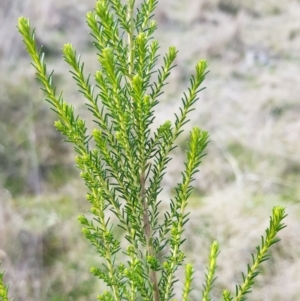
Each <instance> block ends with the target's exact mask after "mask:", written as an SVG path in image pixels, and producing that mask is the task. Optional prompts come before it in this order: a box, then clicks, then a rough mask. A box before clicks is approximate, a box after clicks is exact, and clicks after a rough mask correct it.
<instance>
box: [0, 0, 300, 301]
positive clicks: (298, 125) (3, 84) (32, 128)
mask: <svg viewBox="0 0 300 301" xmlns="http://www.w3.org/2000/svg"><path fill="white" fill-rule="evenodd" d="M93 5H94V0H86V1H78V0H65V1H63V2H61V3H58V2H57V1H52V0H44V1H34V0H22V1H21V0H15V1H10V0H2V1H1V2H0V20H1V21H0V22H1V27H0V67H1V68H0V92H1V93H0V138H1V139H0V208H1V209H0V261H3V266H2V267H3V268H4V269H5V270H6V271H7V273H6V280H7V281H8V282H9V283H10V292H11V295H12V296H13V297H14V298H15V300H17V301H18V300H20V301H23V300H24V301H25V300H26V301H27V300H33V301H35V300H47V301H48V300H49V301H62V300H74V301H75V300H76V301H80V300H94V299H95V296H96V294H97V292H98V290H99V285H101V284H100V283H98V282H97V281H96V280H95V279H94V277H92V276H91V275H90V274H89V272H88V270H89V266H90V265H92V264H94V261H95V260H97V258H96V257H95V254H94V253H93V250H90V248H89V245H88V242H87V241H86V240H85V239H84V238H83V236H82V235H81V233H80V225H79V224H78V222H77V215H78V214H79V213H81V212H84V211H86V210H87V208H88V204H86V201H85V191H86V190H85V187H84V186H83V184H82V181H81V180H80V179H79V176H78V171H77V170H76V169H75V168H74V161H73V159H74V154H73V152H72V149H71V147H70V146H69V145H68V144H65V143H63V142H62V141H61V140H62V137H61V136H60V134H58V133H57V132H56V131H55V129H54V127H52V124H53V122H54V118H55V116H54V114H53V113H52V112H51V111H50V110H49V106H48V105H47V103H46V102H44V101H43V94H42V92H41V91H39V88H38V87H39V86H38V83H37V82H36V81H35V80H34V70H33V68H32V67H31V66H29V58H28V56H27V54H26V52H25V50H24V47H23V45H22V42H21V38H20V36H19V35H18V33H17V29H16V27H15V25H16V22H17V18H18V17H19V16H21V15H24V16H27V17H30V18H31V22H32V24H33V26H35V27H36V28H37V39H38V40H39V43H40V44H43V45H44V50H45V52H46V55H47V59H48V62H50V65H51V68H54V69H55V70H56V72H55V78H54V80H55V81H56V84H57V85H58V86H59V87H60V88H62V89H63V90H64V91H65V95H66V99H68V100H70V102H72V103H73V104H74V106H75V109H76V110H77V111H78V112H83V114H88V113H86V112H85V111H83V106H84V99H83V97H81V96H80V95H79V94H78V93H77V92H76V90H77V88H76V86H75V83H74V82H73V80H71V76H70V75H69V74H68V72H67V70H66V65H65V63H64V62H63V60H62V58H61V52H60V49H61V47H62V45H63V44H64V43H66V42H71V43H73V44H74V45H75V46H76V47H77V49H78V52H79V53H82V57H83V61H84V62H86V68H87V69H88V70H90V72H94V71H95V68H96V64H95V62H96V58H95V55H94V49H93V48H92V46H91V43H90V40H91V38H90V37H89V35H88V29H87V26H86V24H85V18H84V16H85V13H86V12H87V11H88V10H91V9H92V8H93ZM299 15H300V1H292V0H286V1H284V2H278V1H275V0H265V1H258V0H245V1H238V0H188V1H174V0H162V1H161V2H160V3H159V6H158V9H157V11H156V20H157V22H158V26H159V27H158V31H157V33H156V37H157V39H158V40H159V41H160V43H161V46H162V47H161V51H162V52H165V51H166V49H167V47H168V46H169V45H175V46H176V47H177V48H178V49H179V57H178V60H177V65H178V67H177V68H176V69H174V70H173V75H171V78H170V80H169V82H170V85H169V86H167V87H166V93H165V94H164V95H163V96H162V98H161V100H162V102H161V104H160V105H159V107H158V112H157V116H156V121H157V122H158V123H159V121H161V120H164V119H165V117H166V115H168V114H169V118H173V116H172V115H171V112H173V111H174V109H176V108H177V107H178V105H179V101H180V94H179V92H180V91H182V90H183V89H184V88H185V87H186V86H187V80H188V76H189V74H190V73H192V72H193V66H194V65H195V62H197V61H198V60H199V59H200V58H205V59H207V60H208V61H209V64H210V67H209V69H210V74H209V75H208V77H207V80H206V84H205V85H206V86H207V87H208V89H207V90H205V91H204V92H202V94H201V96H200V100H199V102H198V109H197V111H195V112H194V113H193V114H194V116H193V118H191V119H192V120H193V123H194V124H195V125H196V124H197V125H199V126H200V127H201V128H203V129H205V130H207V131H208V132H209V133H210V140H211V142H210V145H209V147H208V150H207V153H208V155H207V156H206V158H205V159H204V163H203V165H202V169H201V173H200V174H199V175H198V176H197V181H195V182H194V183H195V185H196V193H195V194H194V195H193V198H192V201H191V204H190V209H191V211H192V214H191V221H190V223H189V224H188V229H187V232H186V235H187V236H188V240H187V242H186V245H185V247H186V250H188V256H189V259H190V260H192V261H193V262H195V265H196V269H197V273H196V275H195V282H196V283H199V285H198V288H199V290H200V289H201V283H202V282H203V279H202V277H203V271H204V267H205V264H206V261H207V258H206V257H207V254H208V250H209V245H210V243H211V242H212V240H214V239H217V240H218V241H219V243H220V247H221V254H220V256H219V269H218V273H217V274H218V276H219V277H218V279H217V282H216V288H217V290H216V295H217V294H218V296H219V295H220V291H221V290H222V288H224V286H229V287H231V288H233V287H234V285H235V283H236V282H239V280H240V279H241V275H240V271H245V268H246V266H245V263H246V262H248V261H250V252H251V251H252V252H253V249H251V248H252V247H254V246H255V245H257V244H259V239H260V238H259V235H260V234H261V233H262V231H263V230H264V229H265V228H266V226H267V223H268V217H269V215H270V213H271V208H272V206H274V205H275V204H277V205H284V206H286V207H287V213H288V214H289V216H288V217H287V219H286V220H285V223H286V224H287V225H288V228H287V229H285V230H284V231H282V233H280V235H279V236H280V237H281V238H282V242H281V243H280V244H278V245H276V246H275V247H274V249H273V250H272V260H271V261H270V262H269V263H268V264H267V265H265V267H264V271H263V274H262V275H261V276H259V283H258V285H256V289H255V290H254V291H253V294H251V295H249V300H257V301H268V300H284V301H294V300H298V299H300V287H299V283H300V274H299V270H300V260H299V259H300V236H299V232H300V203H299V200H300V185H299V182H300V153H299V146H300V145H299V143H300V142H299V141H300V140H299V137H300V96H299V95H300V85H299V74H300V19H299ZM169 112H170V113H169ZM188 127H191V124H188ZM187 135H188V131H186V136H187ZM179 143H180V147H179V148H178V149H176V150H175V151H174V153H173V160H172V161H171V162H170V164H169V172H168V174H167V175H166V177H165V189H164V191H163V193H162V199H163V200H164V202H167V200H168V196H169V195H171V194H172V193H173V192H172V191H171V190H170V188H169V187H171V186H173V185H171V184H173V183H174V182H176V181H177V180H178V179H179V174H178V172H179V171H180V170H182V165H181V162H183V157H184V153H183V152H184V149H185V145H186V144H185V141H183V140H182V141H179ZM195 287H196V290H194V291H193V293H192V296H193V298H194V300H197V294H198V291H197V284H196V285H195Z"/></svg>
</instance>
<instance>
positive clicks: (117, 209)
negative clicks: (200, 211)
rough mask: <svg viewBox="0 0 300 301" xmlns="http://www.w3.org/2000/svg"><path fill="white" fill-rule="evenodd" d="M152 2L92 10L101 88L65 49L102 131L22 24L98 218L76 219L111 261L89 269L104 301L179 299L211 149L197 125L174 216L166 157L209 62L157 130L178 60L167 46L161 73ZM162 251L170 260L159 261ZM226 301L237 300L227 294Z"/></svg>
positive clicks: (107, 0)
mask: <svg viewBox="0 0 300 301" xmlns="http://www.w3.org/2000/svg"><path fill="white" fill-rule="evenodd" d="M156 5H157V1H155V0H145V1H144V2H143V3H142V5H141V7H140V8H139V9H137V10H135V1H134V0H128V1H126V2H125V3H122V2H121V1H120V0H99V1H97V2H96V7H95V10H94V11H93V12H89V13H88V14H87V24H88V26H89V27H90V29H91V34H92V36H93V38H94V41H93V44H94V46H95V48H96V49H97V51H98V53H97V58H98V61H99V69H98V71H96V73H95V76H94V79H95V82H96V86H93V85H92V84H91V80H90V76H86V75H85V74H84V64H83V63H81V61H80V56H77V54H76V50H75V48H74V47H73V46H72V45H70V44H66V45H64V47H63V57H64V59H65V61H66V62H67V63H68V65H69V66H70V68H71V71H70V72H71V74H72V75H73V78H74V79H75V81H76V83H77V85H78V87H79V91H80V92H81V93H82V94H83V95H84V97H85V98H86V100H87V103H86V105H87V108H88V110H90V111H91V112H92V114H93V117H94V121H95V125H96V127H95V128H94V129H93V130H92V133H91V134H89V133H88V129H87V127H86V123H85V121H84V120H83V119H81V118H80V117H79V116H76V115H75V113H74V108H73V107H72V106H71V105H69V104H68V103H67V102H65V100H64V98H63V95H62V93H59V94H58V93H57V92H56V88H55V87H54V86H53V83H52V75H53V72H52V73H50V75H48V73H47V68H46V64H45V62H44V55H43V53H42V51H41V50H38V49H37V46H36V41H35V33H34V31H32V29H31V27H30V24H29V20H28V19H26V18H24V17H21V18H20V19H19V22H18V29H19V32H20V33H21V35H22V36H23V40H24V43H25V45H26V49H27V51H28V53H29V54H30V56H31V58H32V64H33V66H34V68H35V69H36V76H37V78H38V80H39V81H40V82H41V84H42V89H43V90H44V92H45V94H46V100H47V101H48V102H49V103H50V105H51V107H52V109H53V111H54V112H55V113H56V114H57V115H58V117H59V121H57V122H55V127H56V129H57V130H58V131H60V132H61V133H62V134H63V135H64V136H65V137H66V141H68V142H71V143H72V144H73V145H74V149H75V151H76V152H77V157H76V163H77V167H78V168H79V169H80V170H81V177H82V178H83V180H84V181H85V184H86V186H87V187H88V194H87V200H88V201H89V202H90V204H91V209H90V212H91V213H92V215H93V218H92V219H88V218H87V217H86V216H84V215H81V216H79V218H78V220H79V222H80V223H81V224H82V226H83V228H82V232H83V234H84V236H85V237H86V238H87V239H88V240H89V241H90V243H91V244H92V245H93V246H94V247H95V249H96V250H97V253H98V254H99V256H100V257H101V258H103V259H104V260H105V262H104V264H103V265H102V266H94V267H92V268H91V273H92V274H93V275H95V276H96V277H98V278H99V279H101V280H102V281H103V282H104V283H105V284H106V286H107V288H108V290H107V291H104V292H103V293H102V294H101V295H99V296H98V300H102V301H108V300H115V301H118V300H130V301H134V300H149V301H150V300H154V301H167V300H170V299H171V298H173V297H174V295H175V293H174V285H175V283H176V282H177V281H178V280H179V279H177V277H176V276H175V272H176V271H177V269H178V268H179V267H180V266H182V265H183V264H184V260H185V254H184V252H183V251H182V244H183V243H184V240H185V239H184V238H183V232H184V225H185V224H186V223H187V222H188V215H189V213H188V212H186V207H187V204H188V198H189V196H190V195H191V193H192V189H193V187H192V185H191V183H192V181H193V180H194V175H195V173H197V172H198V167H199V165H200V163H201V160H202V157H203V152H204V150H205V147H206V146H207V143H208V134H207V132H205V131H203V130H201V129H199V128H197V127H195V128H193V129H192V130H191V133H190V140H189V143H188V145H187V151H186V162H185V164H184V166H185V168H184V171H183V172H182V179H181V181H180V182H179V183H178V184H177V185H176V186H175V195H174V197H173V199H171V200H170V206H169V210H168V211H166V212H163V213H162V214H161V210H160V202H161V201H160V200H159V194H160V192H161V190H162V180H163V177H164V174H165V172H166V168H167V164H168V163H169V162H170V160H171V159H170V152H171V151H172V150H173V149H174V148H175V147H176V145H175V140H176V138H178V136H179V135H180V134H181V133H182V132H183V126H184V125H185V124H186V123H187V122H188V121H189V120H188V114H189V113H190V112H191V111H192V110H193V109H194V108H193V106H194V104H195V102H196V101H197V100H198V97H197V94H198V92H199V91H201V88H200V86H201V84H202V82H203V81H204V79H205V76H206V73H207V71H206V70H207V63H206V61H204V60H201V61H199V62H198V63H197V64H196V67H195V75H192V76H191V78H190V86H189V88H188V91H187V92H186V93H184V94H183V97H182V106H181V107H180V108H179V113H177V114H175V121H174V122H171V121H169V120H167V121H166V122H165V123H163V124H162V125H160V126H159V127H158V128H157V129H156V130H154V131H153V130H151V125H152V124H153V121H154V119H155V111H154V108H155V106H156V105H157V104H158V99H159V96H160V95H161V94H162V93H163V91H162V88H163V87H164V85H166V83H167V82H166V80H167V78H168V76H169V75H170V71H171V69H172V68H173V67H174V61H175V58H176V55H177V50H176V49H175V47H170V48H169V50H168V52H167V54H166V55H165V56H164V60H163V61H164V63H163V66H161V67H160V68H157V67H156V62H157V60H158V53H157V52H158V49H159V44H158V42H157V41H156V40H154V39H153V33H154V31H155V29H156V23H155V21H153V20H152V16H153V11H154V9H155V7H156ZM108 211H110V212H112V213H113V214H114V215H115V216H116V218H117V224H115V225H113V223H112V221H111V219H110V217H109V216H108V214H107V213H108ZM284 217H285V212H284V208H282V207H275V208H274V210H273V215H272V217H271V220H270V226H269V228H268V229H267V230H266V238H262V244H261V246H260V247H257V255H256V256H253V263H252V265H251V266H250V265H248V270H247V275H246V276H244V275H243V283H242V284H241V285H237V288H236V297H235V300H245V298H246V297H245V295H246V294H247V293H248V292H249V291H250V289H251V287H252V285H253V284H254V278H255V277H256V276H257V274H258V268H259V265H260V264H261V263H262V262H263V261H265V260H266V259H268V253H267V252H268V250H269V248H270V246H271V245H272V244H274V243H275V242H277V241H278V239H277V238H276V235H277V233H278V231H280V230H281V229H282V228H283V227H284V225H283V224H282V223H281V222H282V219H283V218H284ZM115 227H120V228H121V229H123V231H124V233H125V239H126V242H125V243H124V241H121V240H120V239H119V238H118V237H117V235H116V231H115V230H116V228H115ZM163 250H164V254H166V255H165V256H161V254H162V251H163ZM218 253H219V245H218V243H217V242H213V243H212V246H211V250H210V255H209V263H208V268H207V274H206V281H205V284H204V288H203V293H202V300H203V301H208V300H211V297H210V291H211V289H212V287H213V284H214V281H215V279H216V278H215V272H216V268H217V265H216V259H217V255H218ZM193 272H194V270H193V266H192V265H191V264H186V265H185V281H184V287H183V292H182V300H184V301H187V300H189V293H190V291H191V282H192V279H193ZM1 280H2V278H1ZM5 292H7V290H5ZM223 298H224V300H233V297H231V293H230V292H229V291H227V290H225V291H224V293H223ZM5 300H6V299H5Z"/></svg>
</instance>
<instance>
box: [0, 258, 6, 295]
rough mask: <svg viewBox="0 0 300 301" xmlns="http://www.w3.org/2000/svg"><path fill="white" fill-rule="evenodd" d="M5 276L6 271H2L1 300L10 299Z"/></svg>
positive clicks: (0, 274)
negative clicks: (4, 279) (4, 280)
mask: <svg viewBox="0 0 300 301" xmlns="http://www.w3.org/2000/svg"><path fill="white" fill-rule="evenodd" d="M0 264H1V262H0ZM3 276H4V272H2V273H0V301H8V286H7V285H4V282H3Z"/></svg>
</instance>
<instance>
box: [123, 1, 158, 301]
mask: <svg viewBox="0 0 300 301" xmlns="http://www.w3.org/2000/svg"><path fill="white" fill-rule="evenodd" d="M134 4H135V0H128V11H127V20H128V22H129V24H130V31H129V33H128V45H129V53H128V61H129V78H130V80H131V79H132V76H133V71H134V19H133V10H134ZM141 155H142V154H141ZM144 161H145V160H142V161H141V162H143V164H145V162H144ZM140 170H141V172H140V185H141V191H140V197H141V201H142V205H143V223H144V231H145V237H146V248H147V255H148V256H151V257H154V256H155V254H154V250H153V245H152V238H151V232H152V231H151V225H150V217H149V208H148V202H147V197H146V177H145V171H146V168H145V167H144V166H141V169H140ZM149 277H150V281H151V284H152V289H153V300H154V301H159V299H160V298H159V288H158V281H157V275H156V272H155V271H154V270H152V269H151V268H150V270H149Z"/></svg>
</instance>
